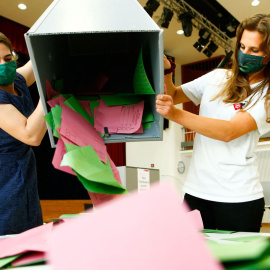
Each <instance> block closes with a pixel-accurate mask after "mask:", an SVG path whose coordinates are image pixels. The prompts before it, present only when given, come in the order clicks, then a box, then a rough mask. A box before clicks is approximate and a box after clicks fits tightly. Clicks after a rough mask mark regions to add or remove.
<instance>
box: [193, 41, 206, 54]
mask: <svg viewBox="0 0 270 270" xmlns="http://www.w3.org/2000/svg"><path fill="white" fill-rule="evenodd" d="M193 47H194V48H196V49H197V50H198V51H199V52H201V51H202V49H203V47H204V46H202V45H201V44H200V43H199V42H198V41H197V42H196V43H195V44H194V45H193Z"/></svg>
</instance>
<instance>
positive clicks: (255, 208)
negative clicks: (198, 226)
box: [184, 194, 264, 232]
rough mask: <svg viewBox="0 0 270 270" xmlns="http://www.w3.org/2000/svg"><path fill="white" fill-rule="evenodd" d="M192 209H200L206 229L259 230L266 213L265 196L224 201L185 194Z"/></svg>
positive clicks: (185, 198)
mask: <svg viewBox="0 0 270 270" xmlns="http://www.w3.org/2000/svg"><path fill="white" fill-rule="evenodd" d="M184 200H185V202H186V203H187V205H188V206H189V208H190V210H195V209H197V210H199V211H200V213H201V216H202V220H203V225H204V228H205V229H214V230H215V229H218V230H227V231H241V232H259V231H260V228H261V222H262V218H263V213H264V198H261V199H258V200H255V201H250V202H243V203H222V202H214V201H208V200H203V199H200V198H197V197H194V196H191V195H189V194H185V197H184Z"/></svg>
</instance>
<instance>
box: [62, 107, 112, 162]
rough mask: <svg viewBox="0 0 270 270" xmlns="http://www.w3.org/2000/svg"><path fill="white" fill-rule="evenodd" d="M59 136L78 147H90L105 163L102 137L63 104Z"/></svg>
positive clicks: (105, 157) (105, 152)
mask: <svg viewBox="0 0 270 270" xmlns="http://www.w3.org/2000/svg"><path fill="white" fill-rule="evenodd" d="M60 135H61V136H64V137H65V138H67V139H68V140H70V141H72V142H73V143H74V144H76V145H78V146H81V147H83V146H86V145H91V146H92V147H93V148H94V150H95V151H96V153H97V155H98V156H99V158H100V160H102V161H103V162H104V163H107V150H106V146H105V144H104V141H103V139H102V137H101V136H100V135H99V134H98V133H97V131H96V130H95V129H94V127H93V126H92V125H91V124H90V123H89V122H88V121H87V120H85V119H84V118H83V117H82V116H81V115H80V114H78V113H77V112H75V111H74V110H72V109H71V108H70V107H68V106H66V105H65V104H63V107H62V115H61V128H60Z"/></svg>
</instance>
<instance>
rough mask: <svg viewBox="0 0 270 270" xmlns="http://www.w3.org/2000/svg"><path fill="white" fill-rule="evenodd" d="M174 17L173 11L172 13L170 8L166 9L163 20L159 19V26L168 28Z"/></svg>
mask: <svg viewBox="0 0 270 270" xmlns="http://www.w3.org/2000/svg"><path fill="white" fill-rule="evenodd" d="M172 17H173V11H171V10H170V9H169V8H166V7H164V8H163V12H162V14H161V18H160V19H159V21H158V23H157V24H158V25H159V26H161V27H163V28H168V27H169V24H170V21H171V19H172Z"/></svg>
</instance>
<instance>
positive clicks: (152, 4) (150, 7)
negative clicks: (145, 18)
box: [144, 0, 160, 17]
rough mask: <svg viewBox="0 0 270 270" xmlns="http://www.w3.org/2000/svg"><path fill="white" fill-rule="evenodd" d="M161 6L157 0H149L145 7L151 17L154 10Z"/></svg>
mask: <svg viewBox="0 0 270 270" xmlns="http://www.w3.org/2000/svg"><path fill="white" fill-rule="evenodd" d="M159 6H160V3H159V2H158V1H157V0H148V1H147V3H146V5H145V7H144V9H145V11H146V12H147V13H148V14H149V16H150V17H152V16H153V13H154V11H156V10H157V8H158V7H159Z"/></svg>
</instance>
